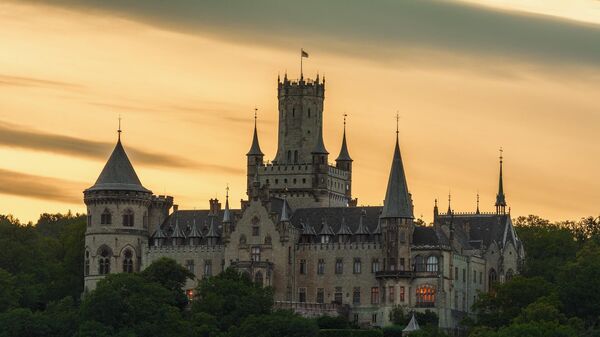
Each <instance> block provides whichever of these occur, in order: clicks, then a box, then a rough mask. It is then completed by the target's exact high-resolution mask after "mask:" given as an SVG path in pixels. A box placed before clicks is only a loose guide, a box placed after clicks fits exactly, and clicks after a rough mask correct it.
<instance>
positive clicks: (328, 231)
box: [319, 219, 335, 235]
mask: <svg viewBox="0 0 600 337" xmlns="http://www.w3.org/2000/svg"><path fill="white" fill-rule="evenodd" d="M319 235H335V233H334V232H333V230H332V229H331V227H329V225H328V224H327V221H325V219H323V226H322V227H321V231H320V232H319Z"/></svg>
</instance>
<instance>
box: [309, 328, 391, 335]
mask: <svg viewBox="0 0 600 337" xmlns="http://www.w3.org/2000/svg"><path fill="white" fill-rule="evenodd" d="M319 337H383V332H382V331H381V330H379V329H371V330H359V329H323V330H320V331H319Z"/></svg>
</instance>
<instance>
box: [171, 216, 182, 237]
mask: <svg viewBox="0 0 600 337" xmlns="http://www.w3.org/2000/svg"><path fill="white" fill-rule="evenodd" d="M171 237H172V238H174V239H185V233H184V232H183V230H181V228H180V227H179V219H178V218H177V215H175V227H174V228H173V233H172V234H171Z"/></svg>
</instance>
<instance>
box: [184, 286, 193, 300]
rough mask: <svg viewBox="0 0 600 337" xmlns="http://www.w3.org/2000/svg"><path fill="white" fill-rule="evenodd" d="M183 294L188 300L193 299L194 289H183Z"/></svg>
mask: <svg viewBox="0 0 600 337" xmlns="http://www.w3.org/2000/svg"><path fill="white" fill-rule="evenodd" d="M185 295H186V296H187V298H188V300H190V301H191V300H193V299H194V289H188V290H186V291H185Z"/></svg>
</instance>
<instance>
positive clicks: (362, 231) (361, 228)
mask: <svg viewBox="0 0 600 337" xmlns="http://www.w3.org/2000/svg"><path fill="white" fill-rule="evenodd" d="M366 216H367V212H366V211H365V210H363V211H362V212H360V220H359V222H358V227H357V228H356V232H354V234H356V235H369V234H371V233H370V232H369V228H368V227H367V226H365V224H364V222H363V219H364V218H365V217H366Z"/></svg>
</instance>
